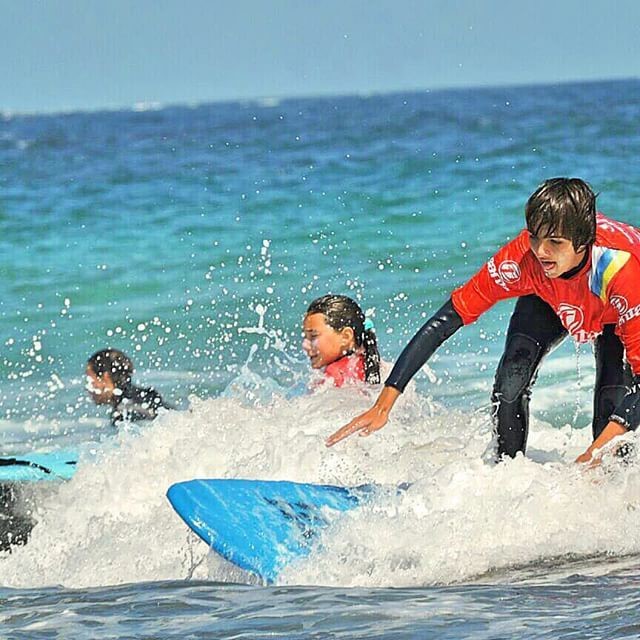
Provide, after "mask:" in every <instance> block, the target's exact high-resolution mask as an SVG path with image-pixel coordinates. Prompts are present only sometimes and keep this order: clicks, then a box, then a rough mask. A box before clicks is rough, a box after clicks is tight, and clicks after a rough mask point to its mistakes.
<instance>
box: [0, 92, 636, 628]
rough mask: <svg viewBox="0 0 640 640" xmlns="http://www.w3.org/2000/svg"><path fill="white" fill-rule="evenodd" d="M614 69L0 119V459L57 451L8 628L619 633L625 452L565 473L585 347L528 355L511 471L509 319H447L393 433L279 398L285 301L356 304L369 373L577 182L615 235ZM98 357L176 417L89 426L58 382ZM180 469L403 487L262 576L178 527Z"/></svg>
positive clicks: (629, 133) (630, 525)
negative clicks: (505, 374)
mask: <svg viewBox="0 0 640 640" xmlns="http://www.w3.org/2000/svg"><path fill="white" fill-rule="evenodd" d="M639 121H640V81H638V80H628V81H615V82H598V83H588V84H565V85H557V86H532V87H504V88H485V89H469V90H455V91H453V90H452V91H431V92H430V91H424V92H419V93H407V94H392V95H371V96H345V97H326V98H313V99H312V98H309V99H290V100H262V101H254V102H236V103H224V104H206V105H199V106H161V105H142V104H141V105H135V106H134V107H132V108H131V109H128V110H121V111H104V112H92V113H69V114H56V115H21V114H14V113H1V112H0V345H1V348H2V352H1V353H2V355H1V357H0V453H1V454H2V455H4V456H9V455H15V454H20V453H25V452H29V451H33V450H37V451H47V450H56V449H65V448H74V449H78V450H79V452H80V464H79V467H78V472H77V474H76V475H75V477H74V478H73V479H72V480H71V481H69V482H67V483H41V484H38V485H36V484H33V485H29V486H25V487H22V488H21V491H22V493H23V500H24V506H25V509H27V510H28V511H29V516H30V517H32V518H33V519H34V520H35V521H36V525H35V527H34V529H33V531H32V533H31V539H30V541H29V542H28V544H26V545H25V546H23V547H15V548H14V549H13V550H12V552H11V553H8V552H5V553H4V554H3V555H2V557H0V637H3V638H4V637H6V638H29V639H34V638H85V637H91V638H178V637H180V638H218V637H219V638H266V637H277V638H331V637H342V638H371V637H380V638H425V637H434V638H436V637H437V638H465V637H469V638H496V639H497V638H512V637H518V638H567V639H568V638H601V637H605V636H606V637H611V638H635V637H637V636H638V633H639V630H640V615H638V613H637V609H638V604H639V603H640V602H639V598H638V595H637V589H636V585H637V582H638V579H639V578H640V534H638V531H640V509H639V508H638V507H639V506H640V471H639V469H640V466H638V465H636V464H633V463H632V464H629V465H623V466H621V465H617V464H616V463H611V464H610V465H605V468H603V469H600V470H598V471H594V472H592V473H591V474H584V473H581V472H580V471H579V470H577V469H576V468H575V467H574V466H573V465H572V464H571V461H572V460H573V458H574V457H575V455H577V454H578V453H580V452H581V450H582V449H584V448H585V447H586V446H587V444H588V442H589V431H590V429H589V427H588V425H589V423H590V413H591V396H590V390H591V384H592V381H593V363H592V355H591V353H590V349H589V348H588V347H584V346H583V347H581V348H579V349H578V348H576V346H575V345H573V344H572V343H570V342H567V343H566V344H564V345H563V346H562V347H560V348H559V349H558V350H557V351H556V352H555V353H554V354H552V356H550V358H549V359H548V361H547V362H546V364H545V366H544V367H543V370H542V372H541V375H540V378H539V380H538V383H537V385H536V389H535V391H534V396H533V400H532V413H533V420H532V428H531V436H530V446H529V450H528V454H527V457H526V458H519V459H516V460H514V461H510V462H508V463H506V464H502V465H499V466H497V467H496V466H493V465H490V464H489V463H488V462H486V456H485V454H486V452H487V450H488V448H489V447H490V442H491V425H490V420H489V392H490V389H491V384H492V379H493V371H494V369H495V366H496V364H497V362H498V359H499V357H500V353H501V348H502V343H503V339H504V329H505V327H506V323H507V321H508V318H509V314H510V311H511V308H512V303H509V302H507V303H502V304H500V305H498V306H497V307H496V308H494V309H493V310H491V311H490V312H489V313H487V314H486V315H485V316H484V317H483V318H481V319H480V320H479V321H478V322H477V323H476V324H475V325H473V326H471V327H467V328H465V329H463V330H461V331H460V332H458V333H457V334H456V335H455V336H454V337H453V338H452V339H451V340H450V341H449V342H448V343H447V344H446V345H444V347H443V348H442V349H441V350H440V352H439V353H438V354H437V356H436V357H434V358H433V359H432V361H431V362H430V363H429V366H428V367H426V368H425V370H424V371H423V372H421V373H420V374H419V375H418V376H417V378H416V381H415V384H414V385H412V386H411V387H410V388H409V389H408V390H407V392H406V393H405V395H404V397H403V398H402V400H401V401H400V402H399V403H398V405H397V408H396V411H395V413H394V415H393V417H392V420H391V421H390V423H389V425H388V426H387V427H386V428H385V429H384V430H383V431H382V432H380V433H379V434H377V435H375V436H372V437H371V438H365V439H360V438H354V439H352V440H351V441H347V442H345V443H343V444H341V445H338V446H336V447H334V448H333V449H330V450H328V449H326V448H325V447H324V444H323V442H324V438H325V437H326V436H327V435H328V434H329V433H331V432H333V431H334V430H335V429H337V428H338V427H339V426H341V425H342V424H344V423H345V422H346V421H348V420H349V419H350V418H351V417H353V416H354V415H356V414H357V413H358V412H359V411H361V410H363V409H364V408H366V407H367V406H368V404H369V403H370V402H371V401H372V399H373V397H374V396H375V393H376V390H373V391H371V392H366V393H362V392H354V391H353V390H349V389H323V390H321V391H319V392H318V391H316V392H315V393H311V392H305V389H306V388H307V387H308V385H309V382H310V380H311V379H312V374H311V372H310V369H309V367H308V365H307V363H306V361H305V358H304V354H303V352H302V349H301V344H300V342H301V336H300V334H301V328H300V324H301V319H302V315H303V313H304V310H305V309H306V306H307V305H308V304H309V302H310V301H311V300H313V299H314V298H315V297H317V296H320V295H322V294H324V293H326V292H329V291H330V292H336V293H346V294H348V295H351V296H352V297H355V298H356V299H357V300H358V301H359V302H360V303H361V305H362V306H363V308H365V309H368V310H369V312H370V314H371V315H372V316H373V318H374V322H375V326H376V331H377V333H378V339H379V343H380V347H381V353H382V355H383V358H384V360H385V361H386V362H387V363H389V365H390V363H392V362H393V360H394V359H395V358H396V357H397V355H398V354H399V352H400V350H401V349H402V347H403V346H404V344H405V343H406V342H407V340H408V339H409V338H410V337H411V336H412V335H413V333H414V332H415V331H416V330H417V329H418V328H419V327H420V326H421V324H422V323H423V322H424V320H425V319H426V318H427V317H429V315H430V314H431V313H432V312H433V311H435V310H436V309H438V308H439V307H440V305H441V304H442V303H443V302H444V300H445V299H446V298H447V297H448V295H449V293H450V292H451V290H452V289H453V288H454V287H456V286H458V285H459V284H461V283H462V282H464V281H465V279H466V278H468V277H469V276H470V275H471V274H472V273H474V272H475V271H476V270H477V269H478V268H479V267H480V266H481V265H482V264H483V262H484V261H485V260H486V259H487V258H488V257H489V256H490V255H491V254H492V253H493V252H494V251H495V250H496V249H497V248H498V247H499V246H500V245H501V244H502V243H504V242H505V241H506V240H507V239H509V238H512V237H513V236H514V235H515V234H516V233H517V232H518V231H519V230H520V229H521V228H522V226H523V209H524V203H525V201H526V199H527V197H528V195H529V194H530V193H531V192H532V191H533V190H534V189H535V187H536V186H537V185H538V184H539V183H540V182H542V181H543V180H544V179H546V178H549V177H553V176H559V175H567V176H578V177H582V178H584V179H586V180H587V181H588V182H590V183H591V185H592V186H593V187H594V189H595V190H596V191H598V192H599V193H600V196H599V200H598V202H599V208H600V209H601V210H602V211H603V212H604V213H606V214H607V215H609V216H611V217H613V218H618V219H620V220H624V221H626V222H630V223H632V224H636V225H640V163H638V160H637V159H638V157H639V156H640V133H639V129H638V122H639ZM106 346H113V347H117V348H120V349H122V350H124V351H125V352H127V353H129V354H130V355H131V356H132V358H133V359H134V361H135V363H136V375H135V378H136V380H137V381H138V382H140V383H141V384H145V385H152V386H154V387H156V388H157V389H158V390H159V391H161V392H162V394H163V395H164V396H165V398H166V399H167V400H168V401H170V402H171V403H173V404H174V405H175V406H176V407H177V408H176V410H175V411H170V412H168V413H167V414H165V415H162V416H161V417H159V418H158V419H157V420H156V421H155V422H154V423H152V424H150V425H146V426H142V427H131V428H125V429H122V430H121V431H120V432H115V431H114V430H113V429H112V427H110V426H109V424H108V420H107V416H106V413H105V410H104V408H100V407H96V406H95V405H93V404H92V403H91V402H90V401H89V400H88V398H87V394H86V390H85V379H84V375H83V372H84V366H85V362H86V359H87V358H88V357H89V356H90V355H91V354H92V353H93V352H94V351H96V350H98V349H100V348H103V347H106ZM194 477H230V478H232V477H246V478H265V479H269V478H273V479H289V480H299V481H310V482H327V483H337V484H355V483H362V482H370V481H374V482H381V483H399V482H405V481H410V482H413V483H414V484H413V485H412V487H411V490H410V491H408V492H406V494H403V496H397V497H395V499H392V498H389V499H388V502H387V503H385V504H380V505H378V506H377V508H376V509H373V510H367V511H366V512H362V513H360V514H356V515H354V516H353V517H350V518H348V519H347V520H346V521H342V522H340V523H338V524H337V525H335V526H334V527H333V528H331V529H330V530H329V531H327V532H326V534H325V535H323V539H322V548H319V549H318V550H317V552H316V553H314V554H312V556H311V557H310V558H309V559H308V560H306V561H304V562H302V563H300V564H298V565H296V566H293V567H291V568H290V569H289V570H287V571H286V572H285V575H283V576H282V579H281V581H280V582H279V583H278V584H277V585H275V586H273V587H265V586H261V585H257V584H255V580H252V579H251V577H250V576H248V575H245V574H242V573H241V572H240V571H237V570H234V569H233V568H232V567H230V566H229V565H226V564H224V563H223V562H221V561H220V560H219V559H218V558H217V557H215V556H212V555H210V554H208V553H207V548H206V546H205V545H204V543H201V542H199V541H197V540H195V539H194V538H193V537H192V536H190V535H188V534H187V531H186V528H185V527H184V525H183V524H182V523H181V521H180V520H179V519H178V518H177V516H176V515H175V514H174V513H173V511H172V510H171V508H170V506H169V504H168V502H167V501H166V499H165V497H164V494H165V492H166V489H167V487H168V486H169V484H171V483H172V482H176V481H179V480H185V479H189V478H194Z"/></svg>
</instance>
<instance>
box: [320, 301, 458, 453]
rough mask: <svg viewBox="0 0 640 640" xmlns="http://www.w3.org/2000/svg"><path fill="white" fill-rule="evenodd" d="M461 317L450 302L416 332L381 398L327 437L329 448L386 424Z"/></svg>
mask: <svg viewBox="0 0 640 640" xmlns="http://www.w3.org/2000/svg"><path fill="white" fill-rule="evenodd" d="M462 324H463V322H462V318H461V317H460V315H459V314H458V312H457V311H456V310H455V308H454V306H453V303H452V302H451V300H450V299H449V300H448V301H447V302H446V303H445V304H444V305H443V306H442V307H441V308H440V309H439V310H438V311H437V312H436V313H435V314H434V315H433V316H432V317H431V318H430V319H429V320H427V322H426V323H425V324H424V325H423V326H422V328H421V329H420V330H419V331H418V333H416V335H415V336H414V337H413V338H412V339H411V342H409V344H408V345H407V346H406V347H405V348H404V351H403V352H402V353H401V354H400V357H399V358H398V360H397V362H396V364H395V365H394V367H393V370H392V371H391V375H390V376H389V378H388V379H387V382H386V383H385V384H386V386H385V388H384V389H383V390H382V392H381V393H380V395H379V396H378V399H377V400H376V403H375V404H374V405H373V407H371V409H369V411H365V413H363V414H362V415H360V416H358V417H357V418H355V419H354V420H352V421H351V422H350V423H349V424H347V425H345V426H344V427H342V428H340V429H338V431H336V432H335V433H333V434H332V435H330V436H329V437H328V438H327V441H326V444H327V446H328V447H330V446H332V445H334V444H335V443H336V442H340V440H343V439H344V438H346V437H348V436H350V435H351V434H353V433H355V432H356V431H360V432H361V433H360V435H362V436H368V435H369V434H371V433H373V432H374V431H378V429H382V427H384V425H385V424H386V423H387V418H388V415H389V412H390V411H391V408H392V407H393V405H394V403H395V401H396V400H397V399H398V396H399V395H400V394H401V393H402V392H403V391H404V389H405V387H406V386H407V384H408V383H409V380H411V378H412V377H413V376H414V375H415V374H416V372H417V371H418V370H419V369H420V367H422V365H424V363H425V362H426V361H427V360H428V359H429V358H430V357H431V356H432V355H433V353H434V351H435V350H436V349H437V348H438V347H439V346H440V345H441V344H442V343H443V342H444V341H445V340H446V339H447V338H449V337H450V336H452V335H453V334H454V333H455V332H456V331H457V330H458V329H459V328H460V327H461V326H462Z"/></svg>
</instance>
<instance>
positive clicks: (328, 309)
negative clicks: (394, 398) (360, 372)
mask: <svg viewBox="0 0 640 640" xmlns="http://www.w3.org/2000/svg"><path fill="white" fill-rule="evenodd" d="M314 313H321V314H322V315H323V316H324V320H325V322H326V323H327V324H328V325H329V326H330V327H331V328H332V329H334V330H335V331H340V330H342V329H344V328H345V327H351V329H352V330H353V336H354V339H355V343H356V347H362V348H363V349H364V374H365V380H366V381H367V382H368V383H369V384H378V383H379V382H380V354H379V353H378V341H377V339H376V334H375V331H374V330H373V329H372V328H365V321H366V318H365V315H364V313H363V311H362V309H361V308H360V306H359V305H358V303H357V302H356V301H355V300H353V299H351V298H349V297H348V296H340V295H333V294H327V295H326V296H322V297H321V298H316V299H315V300H314V301H313V302H312V303H311V304H310V305H309V308H308V309H307V314H306V315H308V316H309V315H312V314H314Z"/></svg>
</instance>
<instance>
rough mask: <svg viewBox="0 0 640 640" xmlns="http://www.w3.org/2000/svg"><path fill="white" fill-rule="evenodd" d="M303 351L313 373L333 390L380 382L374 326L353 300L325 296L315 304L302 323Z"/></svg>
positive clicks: (336, 296)
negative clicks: (320, 374)
mask: <svg viewBox="0 0 640 640" xmlns="http://www.w3.org/2000/svg"><path fill="white" fill-rule="evenodd" d="M302 328H303V332H304V339H303V341H302V348H303V349H304V351H305V353H306V354H307V357H308V358H309V360H310V362H311V366H312V367H313V368H314V369H322V370H323V371H324V374H325V378H326V379H328V380H331V381H332V383H333V384H334V385H335V386H336V387H341V386H343V385H344V384H345V383H346V382H350V381H351V382H367V383H369V384H378V383H379V382H380V354H379V353H378V344H377V340H376V334H375V332H374V330H373V323H372V322H371V321H370V320H368V319H366V318H365V315H364V313H363V312H362V309H361V308H360V306H359V305H358V303H357V302H355V300H352V299H351V298H349V297H347V296H340V295H331V294H329V295H326V296H322V297H321V298H317V299H316V300H314V301H313V302H312V303H311V304H310V305H309V308H308V309H307V313H306V314H305V317H304V321H303V323H302Z"/></svg>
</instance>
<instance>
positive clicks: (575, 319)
mask: <svg viewBox="0 0 640 640" xmlns="http://www.w3.org/2000/svg"><path fill="white" fill-rule="evenodd" d="M557 313H558V317H559V318H560V322H562V324H563V326H565V327H566V328H567V331H568V332H569V333H570V334H571V335H575V334H576V333H578V331H579V330H580V329H581V327H582V323H583V322H584V313H583V312H582V309H581V308H580V307H575V306H573V305H572V304H567V303H566V302H562V303H560V304H559V305H558V310H557Z"/></svg>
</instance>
